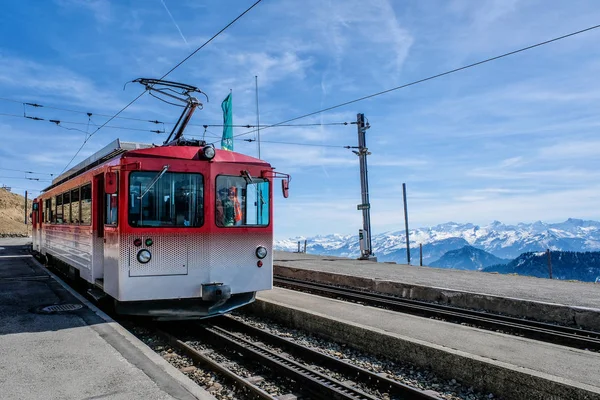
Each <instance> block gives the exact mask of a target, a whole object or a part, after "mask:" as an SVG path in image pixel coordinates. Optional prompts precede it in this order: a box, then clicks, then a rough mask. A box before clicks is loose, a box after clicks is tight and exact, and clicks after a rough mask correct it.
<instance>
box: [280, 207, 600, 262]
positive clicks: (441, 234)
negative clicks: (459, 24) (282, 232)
mask: <svg viewBox="0 0 600 400" xmlns="http://www.w3.org/2000/svg"><path fill="white" fill-rule="evenodd" d="M409 239H410V242H409V243H410V248H411V264H413V265H418V264H419V245H422V248H423V264H424V265H429V266H438V267H445V268H462V269H482V268H485V267H487V266H490V265H492V264H504V263H508V261H509V260H512V259H515V258H517V257H519V256H520V255H521V254H523V253H527V252H541V251H545V250H546V249H550V250H553V251H573V252H586V251H598V250H600V222H598V221H591V220H581V219H574V218H569V219H568V220H566V221H564V222H561V223H545V222H542V221H537V222H534V223H530V224H526V223H519V224H516V225H505V224H502V223H501V222H498V221H494V222H492V223H491V224H489V225H485V226H479V225H475V224H471V223H465V224H460V223H455V222H448V223H445V224H440V225H436V226H433V227H429V228H418V229H412V230H409ZM304 240H306V241H307V252H308V253H312V254H320V255H332V256H339V257H350V258H356V257H358V256H359V254H360V246H359V242H358V235H339V234H330V235H325V236H315V237H308V238H307V237H296V238H291V239H287V240H278V241H275V243H274V246H275V249H277V250H284V251H297V249H298V242H301V244H302V246H303V245H304ZM372 245H373V252H374V253H375V255H376V256H377V259H378V261H395V262H398V263H406V261H407V257H406V236H405V231H404V230H401V231H391V232H385V233H380V234H375V235H373V237H372ZM465 247H466V248H465ZM457 251H458V252H457ZM481 251H483V252H486V253H489V255H486V254H483V253H482V252H481ZM448 252H453V253H450V254H448ZM492 257H496V258H499V259H500V260H499V261H498V260H496V259H495V258H492Z"/></svg>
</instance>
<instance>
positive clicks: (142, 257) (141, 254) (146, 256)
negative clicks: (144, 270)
mask: <svg viewBox="0 0 600 400" xmlns="http://www.w3.org/2000/svg"><path fill="white" fill-rule="evenodd" d="M151 259H152V253H150V251H148V250H146V249H142V250H140V251H138V253H137V260H138V261H139V262H141V263H142V264H146V263H147V262H149V261H150V260H151Z"/></svg>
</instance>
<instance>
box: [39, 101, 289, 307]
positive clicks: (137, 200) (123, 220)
mask: <svg viewBox="0 0 600 400" xmlns="http://www.w3.org/2000/svg"><path fill="white" fill-rule="evenodd" d="M191 111H193V108H192V109H191ZM190 116H191V112H189V110H188V115H187V116H186V118H185V120H184V121H185V122H186V123H187V120H189V117H190ZM184 128H185V124H183V125H182V126H181V127H180V129H179V132H178V133H177V135H175V139H174V140H173V141H171V142H170V143H167V144H165V145H162V146H155V145H145V144H139V143H125V142H120V141H119V140H116V141H114V142H112V143H111V144H109V145H108V146H106V147H105V148H103V149H102V150H100V151H99V152H97V153H96V154H94V155H92V156H90V157H89V158H88V159H86V160H84V161H83V162H81V163H79V164H78V165H76V166H75V167H73V168H71V169H70V170H69V171H67V172H65V173H64V174H62V175H60V176H58V177H57V178H56V179H54V180H53V182H52V185H51V186H49V187H48V188H46V189H45V190H44V192H43V193H42V194H41V195H40V196H39V197H37V198H36V199H35V200H34V203H33V212H32V225H33V250H34V251H36V252H38V253H39V254H41V255H43V257H45V258H47V259H48V260H50V261H56V262H57V264H60V265H61V266H62V267H63V268H64V269H66V271H67V272H68V273H69V274H70V275H72V276H74V277H78V278H81V279H83V280H84V281H86V282H87V283H88V284H89V286H90V288H91V289H92V290H93V291H96V292H98V291H99V290H101V291H102V292H104V293H105V294H106V295H108V296H110V297H111V298H112V299H114V301H115V309H116V311H117V312H118V313H122V314H135V315H145V316H150V317H154V318H156V319H185V318H204V317H209V316H213V315H219V314H223V313H226V312H229V311H231V310H233V309H235V308H237V307H240V306H242V305H245V304H248V303H250V302H252V301H254V298H255V295H256V292H257V291H260V290H268V289H271V288H272V282H273V251H272V247H273V181H274V179H275V178H283V181H282V183H283V184H282V189H283V193H284V197H287V192H288V184H289V175H285V174H280V173H278V172H275V171H274V168H273V167H271V165H269V164H268V163H267V162H265V161H263V160H260V159H257V158H253V157H250V156H246V155H243V154H240V153H235V152H232V151H225V150H215V148H214V147H213V146H211V145H207V144H206V143H204V142H202V141H198V140H186V139H184V138H183V136H182V132H183V129H184Z"/></svg>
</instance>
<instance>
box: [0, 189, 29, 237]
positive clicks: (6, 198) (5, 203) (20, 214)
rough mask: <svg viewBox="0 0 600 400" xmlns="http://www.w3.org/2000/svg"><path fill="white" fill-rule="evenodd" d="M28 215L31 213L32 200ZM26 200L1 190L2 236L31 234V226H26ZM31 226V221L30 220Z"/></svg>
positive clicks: (0, 228)
mask: <svg viewBox="0 0 600 400" xmlns="http://www.w3.org/2000/svg"><path fill="white" fill-rule="evenodd" d="M27 203H28V208H27V210H28V213H30V212H31V203H32V202H31V200H28V201H27ZM24 219H25V198H24V197H23V196H21V195H19V194H16V193H11V192H9V191H8V190H6V189H2V188H0V236H5V235H25V234H27V233H28V232H29V233H31V225H27V226H26V225H25V223H24ZM29 224H31V220H29Z"/></svg>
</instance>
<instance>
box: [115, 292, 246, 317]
mask: <svg viewBox="0 0 600 400" xmlns="http://www.w3.org/2000/svg"><path fill="white" fill-rule="evenodd" d="M219 287H220V288H223V287H222V286H215V290H214V293H213V295H210V296H209V295H207V296H206V300H204V298H205V296H204V295H203V296H202V297H203V298H193V299H177V300H151V301H127V302H119V301H117V302H115V311H116V312H117V313H118V314H123V315H138V316H146V317H150V318H152V319H155V320H157V321H173V320H186V319H202V318H209V317H213V316H217V315H222V314H226V313H228V312H230V311H232V310H234V309H236V308H238V307H241V306H244V305H246V304H249V303H252V302H253V301H254V300H255V298H256V292H248V293H238V294H234V295H232V294H231V292H229V293H228V294H229V297H227V298H223V294H224V292H223V291H221V294H218V290H217V289H216V288H219Z"/></svg>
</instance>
